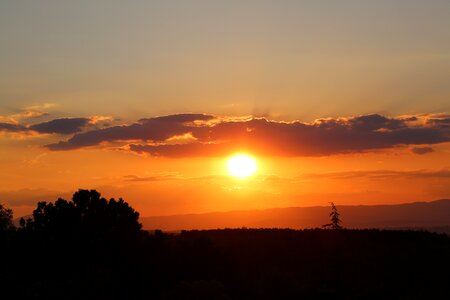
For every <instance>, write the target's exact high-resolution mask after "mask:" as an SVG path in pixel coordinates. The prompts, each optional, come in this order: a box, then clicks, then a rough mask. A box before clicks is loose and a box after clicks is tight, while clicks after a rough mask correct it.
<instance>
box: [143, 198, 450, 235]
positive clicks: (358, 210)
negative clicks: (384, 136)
mask: <svg viewBox="0 0 450 300" xmlns="http://www.w3.org/2000/svg"><path fill="white" fill-rule="evenodd" d="M337 209H338V211H339V213H340V214H341V218H342V221H343V225H344V227H347V228H398V229H427V230H431V231H437V232H447V233H450V199H442V200H437V201H432V202H414V203H406V204H395V205H357V206H352V205H337ZM329 212H330V207H327V206H313V207H288V208H272V209H265V210H245V211H230V212H211V213H202V214H185V215H172V216H153V217H142V218H141V219H140V221H141V222H142V224H143V227H144V229H148V230H151V229H162V230H167V231H176V230H182V229H185V230H190V229H215V228H240V227H249V228H298V229H300V228H316V227H321V226H322V225H323V224H325V223H328V222H329V219H328V214H329Z"/></svg>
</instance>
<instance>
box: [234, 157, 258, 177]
mask: <svg viewBox="0 0 450 300" xmlns="http://www.w3.org/2000/svg"><path fill="white" fill-rule="evenodd" d="M227 168H228V172H229V173H230V174H231V175H232V176H235V177H238V178H246V177H248V176H251V175H253V174H255V172H256V170H257V168H258V166H257V163H256V160H255V159H254V158H253V157H251V156H249V155H245V154H239V155H235V156H232V157H230V158H229V159H228V161H227Z"/></svg>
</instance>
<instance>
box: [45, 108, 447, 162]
mask: <svg viewBox="0 0 450 300" xmlns="http://www.w3.org/2000/svg"><path fill="white" fill-rule="evenodd" d="M420 120H424V121H423V122H419V121H420ZM448 123H449V119H448V118H447V117H445V118H428V119H426V118H424V117H423V116H409V117H404V118H401V117H399V118H388V117H385V116H382V115H378V114H372V115H365V116H357V117H350V118H336V119H320V120H316V121H315V122H313V123H303V122H299V121H296V122H280V121H272V120H267V119H265V118H251V119H247V120H232V119H229V118H225V117H216V116H212V115H206V114H177V115H169V116H163V117H156V118H148V119H141V120H140V121H139V122H137V123H134V124H131V125H123V126H113V127H109V128H103V129H98V130H92V131H89V132H82V133H78V134H75V135H74V136H73V137H72V138H70V139H68V140H66V141H61V142H59V143H55V144H50V145H47V146H46V147H47V148H48V149H50V150H55V151H56V150H72V149H79V148H83V147H89V146H98V145H100V144H103V143H112V142H118V141H121V142H123V141H125V142H127V141H128V142H131V144H130V145H129V150H130V151H133V152H138V153H148V154H150V155H157V156H168V157H190V156H220V155H224V154H229V153H232V152H236V151H250V152H252V153H255V154H262V155H278V156H321V155H332V154H339V153H352V152H362V151H370V150H375V149H384V148H391V147H395V146H398V145H431V144H437V143H444V142H449V141H450V128H449V126H448ZM186 134H189V135H190V136H191V137H192V139H191V140H190V141H188V142H184V143H179V144H174V143H172V142H171V139H173V138H174V137H177V136H183V135H186Z"/></svg>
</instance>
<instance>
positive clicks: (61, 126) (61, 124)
mask: <svg viewBox="0 0 450 300" xmlns="http://www.w3.org/2000/svg"><path fill="white" fill-rule="evenodd" d="M89 122H90V119H89V118H63V119H55V120H51V121H48V122H44V123H39V124H34V125H31V126H30V129H31V130H34V131H37V132H39V133H58V134H74V133H77V132H80V131H81V130H82V129H83V128H84V127H86V126H87V125H88V124H89Z"/></svg>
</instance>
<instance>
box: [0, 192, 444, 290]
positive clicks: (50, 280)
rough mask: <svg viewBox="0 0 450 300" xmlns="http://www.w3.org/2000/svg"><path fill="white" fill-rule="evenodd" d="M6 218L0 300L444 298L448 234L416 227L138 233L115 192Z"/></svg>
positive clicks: (0, 211)
mask: <svg viewBox="0 0 450 300" xmlns="http://www.w3.org/2000/svg"><path fill="white" fill-rule="evenodd" d="M20 223H21V224H20V226H19V227H18V228H15V227H14V226H13V224H12V212H11V211H10V210H7V209H6V208H5V207H3V206H0V287H1V291H0V298H1V299H450V285H449V282H450V238H449V237H448V236H447V235H442V234H436V233H429V232H425V231H380V230H375V229H374V230H348V229H308V230H291V229H246V228H242V229H223V230H204V231H202V230H200V231H198V230H193V231H182V232H181V233H179V234H169V233H164V232H162V231H160V230H156V231H153V232H148V231H144V230H142V229H141V225H140V224H139V214H138V213H137V212H136V211H135V210H134V209H133V208H132V207H130V206H129V205H128V204H127V203H126V202H125V201H123V200H122V199H119V200H115V199H110V200H107V199H105V198H102V197H101V195H100V194H99V193H98V192H97V191H95V190H90V191H88V190H79V191H78V192H76V193H75V194H74V195H73V198H72V200H70V201H67V200H63V199H58V200H57V201H56V202H54V203H46V202H39V203H38V204H37V208H36V210H34V212H33V215H32V217H31V218H29V219H28V220H21V222H20Z"/></svg>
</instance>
